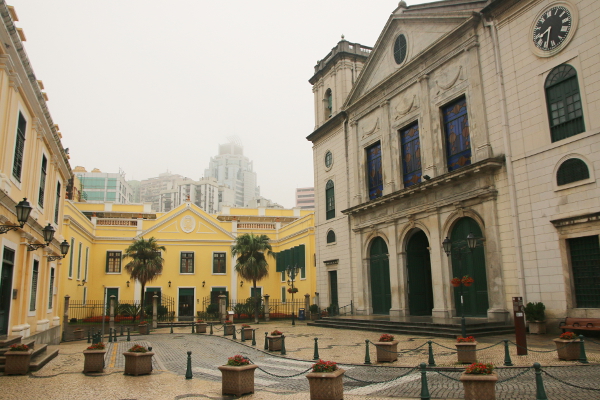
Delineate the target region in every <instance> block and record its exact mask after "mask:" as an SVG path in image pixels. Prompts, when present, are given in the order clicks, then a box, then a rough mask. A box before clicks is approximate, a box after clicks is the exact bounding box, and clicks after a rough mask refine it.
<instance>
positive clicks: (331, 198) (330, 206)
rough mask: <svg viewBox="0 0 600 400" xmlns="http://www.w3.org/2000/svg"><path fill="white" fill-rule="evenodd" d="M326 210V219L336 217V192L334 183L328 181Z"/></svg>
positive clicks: (326, 186)
mask: <svg viewBox="0 0 600 400" xmlns="http://www.w3.org/2000/svg"><path fill="white" fill-rule="evenodd" d="M325 210H326V215H325V218H326V219H331V218H333V217H335V191H334V189H333V181H331V180H330V181H328V182H327V185H325Z"/></svg>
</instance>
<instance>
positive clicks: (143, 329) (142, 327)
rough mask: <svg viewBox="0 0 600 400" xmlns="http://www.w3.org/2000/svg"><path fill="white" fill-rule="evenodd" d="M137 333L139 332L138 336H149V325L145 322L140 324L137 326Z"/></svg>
mask: <svg viewBox="0 0 600 400" xmlns="http://www.w3.org/2000/svg"><path fill="white" fill-rule="evenodd" d="M138 331H139V332H140V335H149V334H150V324H148V323H147V322H146V321H142V322H140V324H139V325H138Z"/></svg>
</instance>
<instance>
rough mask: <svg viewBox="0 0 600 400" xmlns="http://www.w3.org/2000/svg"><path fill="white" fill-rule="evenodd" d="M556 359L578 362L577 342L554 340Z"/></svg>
mask: <svg viewBox="0 0 600 400" xmlns="http://www.w3.org/2000/svg"><path fill="white" fill-rule="evenodd" d="M554 343H556V352H557V353H558V358H560V359H561V360H566V361H577V360H579V340H562V339H554Z"/></svg>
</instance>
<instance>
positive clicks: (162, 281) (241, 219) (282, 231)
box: [60, 201, 315, 319]
mask: <svg viewBox="0 0 600 400" xmlns="http://www.w3.org/2000/svg"><path fill="white" fill-rule="evenodd" d="M64 221H65V224H64V225H65V226H64V235H65V237H66V238H67V241H68V242H69V244H70V245H71V249H72V251H71V252H70V253H69V255H68V256H67V258H66V259H65V260H64V267H63V268H62V270H61V271H62V272H61V274H62V275H61V282H62V283H61V286H60V296H61V299H62V298H64V296H67V295H68V296H69V301H70V304H71V305H77V306H79V305H80V304H82V303H89V304H92V303H104V302H107V301H108V299H110V298H111V296H115V298H116V299H117V300H118V301H119V302H131V301H139V300H140V299H141V286H140V283H139V282H136V281H133V280H132V279H131V278H130V276H129V274H127V273H126V272H125V268H124V267H125V265H126V264H127V263H128V261H129V260H128V259H124V258H123V253H124V251H125V249H126V248H127V247H128V246H129V245H130V244H131V243H132V242H133V240H136V239H139V238H141V237H144V238H146V239H149V238H150V237H154V238H155V239H156V240H157V242H158V244H159V245H162V246H165V248H166V251H164V252H162V258H163V259H164V265H163V272H162V274H160V275H159V276H158V277H157V278H156V279H155V280H154V281H152V282H150V283H148V284H147V286H146V294H148V293H151V294H152V295H153V294H157V295H159V297H160V298H161V303H162V304H163V305H165V304H166V303H167V302H172V303H169V310H170V311H173V312H174V314H175V315H176V316H177V317H178V318H180V319H185V318H182V317H188V318H189V317H193V316H195V315H196V313H197V312H198V311H204V309H205V307H206V305H207V304H209V303H210V302H211V299H212V301H214V299H216V296H218V295H219V294H221V293H223V292H225V293H226V295H227V296H228V298H229V299H232V300H237V299H239V300H243V299H246V298H248V297H250V296H251V295H252V294H253V288H252V283H251V282H245V281H243V280H242V279H241V278H239V277H238V275H237V274H236V273H235V270H234V266H235V259H234V258H233V257H232V256H231V246H232V244H233V243H234V241H235V238H236V236H237V235H240V234H244V233H250V232H252V233H254V234H265V235H267V236H268V237H269V238H270V239H271V245H272V247H273V252H276V253H282V252H285V251H286V250H290V249H292V248H295V250H294V251H295V252H299V251H300V249H302V252H303V258H304V260H305V265H304V268H302V269H301V271H300V273H299V276H298V278H297V280H296V282H295V287H297V288H298V289H299V290H298V293H297V295H296V299H299V298H300V299H304V295H305V294H307V293H308V294H310V295H311V296H312V295H313V294H314V292H315V264H314V258H315V256H314V254H315V243H314V214H313V213H312V212H311V211H306V210H300V209H291V210H290V209H268V208H257V209H248V208H230V207H224V208H223V210H222V212H221V213H220V214H218V215H210V214H207V213H206V212H204V211H203V210H202V209H200V208H199V207H197V206H196V205H194V204H193V203H189V202H188V203H184V204H182V205H180V206H179V207H177V208H175V209H173V210H171V211H169V212H167V213H156V212H153V211H151V208H150V204H130V205H124V204H113V203H75V202H71V201H67V203H66V205H65V212H64ZM268 262H269V272H270V273H269V276H268V277H267V278H265V279H264V280H262V281H259V282H258V283H257V290H258V291H259V293H260V294H261V295H265V294H269V295H270V296H271V298H272V299H274V300H275V299H277V300H283V301H286V298H285V297H284V298H282V296H286V294H287V296H288V297H289V294H288V293H287V288H288V284H287V279H288V277H287V276H285V277H284V276H282V274H281V272H276V271H277V270H278V269H281V268H282V265H283V264H282V262H283V261H281V262H280V263H279V267H278V264H277V261H276V257H272V258H268ZM145 297H146V304H151V296H148V295H146V296H145ZM288 301H289V300H288ZM62 304H63V302H61V306H62ZM72 315H74V314H70V316H72ZM74 317H75V318H77V317H81V316H74Z"/></svg>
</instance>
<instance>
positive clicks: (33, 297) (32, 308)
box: [29, 260, 40, 311]
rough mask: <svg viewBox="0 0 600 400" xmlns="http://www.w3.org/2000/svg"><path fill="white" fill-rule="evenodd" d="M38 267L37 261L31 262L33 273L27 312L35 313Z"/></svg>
mask: <svg viewBox="0 0 600 400" xmlns="http://www.w3.org/2000/svg"><path fill="white" fill-rule="evenodd" d="M39 266H40V263H39V261H38V260H34V261H33V273H32V275H31V299H30V302H29V311H35V303H36V302H37V287H38V273H39Z"/></svg>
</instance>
